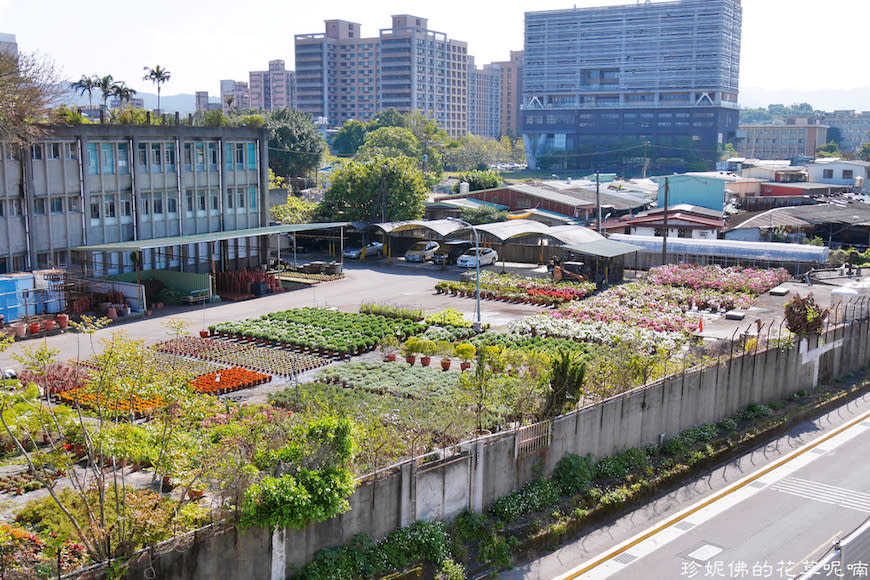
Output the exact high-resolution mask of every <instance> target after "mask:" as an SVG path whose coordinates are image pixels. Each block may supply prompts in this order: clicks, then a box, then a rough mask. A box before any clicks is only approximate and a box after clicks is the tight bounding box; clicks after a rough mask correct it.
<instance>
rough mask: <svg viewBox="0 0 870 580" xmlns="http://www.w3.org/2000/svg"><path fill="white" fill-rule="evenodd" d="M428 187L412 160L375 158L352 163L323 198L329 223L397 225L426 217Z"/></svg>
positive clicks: (323, 215) (322, 212)
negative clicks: (385, 223) (425, 202)
mask: <svg viewBox="0 0 870 580" xmlns="http://www.w3.org/2000/svg"><path fill="white" fill-rule="evenodd" d="M425 199H426V185H425V182H424V179H423V173H422V172H421V171H420V169H419V168H418V167H417V166H416V163H415V162H414V161H412V160H411V159H410V158H408V157H405V156H401V157H382V156H375V157H373V158H371V159H368V160H366V161H350V162H348V163H345V164H344V165H343V166H342V167H341V169H339V170H337V171H336V172H335V175H334V176H333V179H332V184H331V185H330V187H329V189H328V190H327V191H326V193H325V194H324V196H323V201H322V202H321V206H320V212H319V213H320V215H321V218H322V219H325V220H326V221H330V220H339V219H340V220H347V221H398V220H412V219H419V218H421V217H423V202H424V201H425Z"/></svg>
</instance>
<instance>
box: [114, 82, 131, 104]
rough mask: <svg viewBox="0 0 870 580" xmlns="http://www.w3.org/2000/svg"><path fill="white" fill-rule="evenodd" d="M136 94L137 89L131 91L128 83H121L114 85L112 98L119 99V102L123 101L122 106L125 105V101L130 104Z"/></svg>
mask: <svg viewBox="0 0 870 580" xmlns="http://www.w3.org/2000/svg"><path fill="white" fill-rule="evenodd" d="M135 94H136V89H131V88H130V87H128V86H127V83H125V82H123V81H121V82H119V83H115V84H114V85H112V96H114V97H118V100H120V101H121V104H123V103H124V101H126V102H127V104H129V103H130V99H132V98H133V95H135Z"/></svg>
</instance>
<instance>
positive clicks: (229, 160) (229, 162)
mask: <svg viewBox="0 0 870 580" xmlns="http://www.w3.org/2000/svg"><path fill="white" fill-rule="evenodd" d="M224 167H225V168H226V170H227V171H232V170H233V146H232V145H230V144H229V143H228V144H227V146H226V154H225V156H224Z"/></svg>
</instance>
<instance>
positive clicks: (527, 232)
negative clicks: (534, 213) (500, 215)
mask: <svg viewBox="0 0 870 580" xmlns="http://www.w3.org/2000/svg"><path fill="white" fill-rule="evenodd" d="M461 229H464V230H468V229H471V228H468V227H464V228H461ZM475 229H477V230H478V231H481V232H486V233H487V234H489V235H490V236H492V237H493V238H495V239H496V240H498V241H499V242H501V243H505V242H507V241H508V240H510V239H512V238H520V237H523V236H533V235H545V236H546V235H549V233H548V232H549V230H550V228H549V227H547V226H545V225H544V224H542V223H541V222H537V221H534V220H508V221H506V222H495V223H492V224H483V225H480V226H475Z"/></svg>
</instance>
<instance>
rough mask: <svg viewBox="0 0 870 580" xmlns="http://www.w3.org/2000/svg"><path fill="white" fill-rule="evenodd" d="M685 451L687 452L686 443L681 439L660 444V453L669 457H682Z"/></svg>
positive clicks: (677, 438)
mask: <svg viewBox="0 0 870 580" xmlns="http://www.w3.org/2000/svg"><path fill="white" fill-rule="evenodd" d="M686 451H688V448H687V447H686V442H685V441H683V439H682V437H673V438H672V439H667V440H666V441H665V442H664V443H663V444H662V453H664V454H665V455H669V456H671V457H676V456H678V455H683V454H684V453H686Z"/></svg>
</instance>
